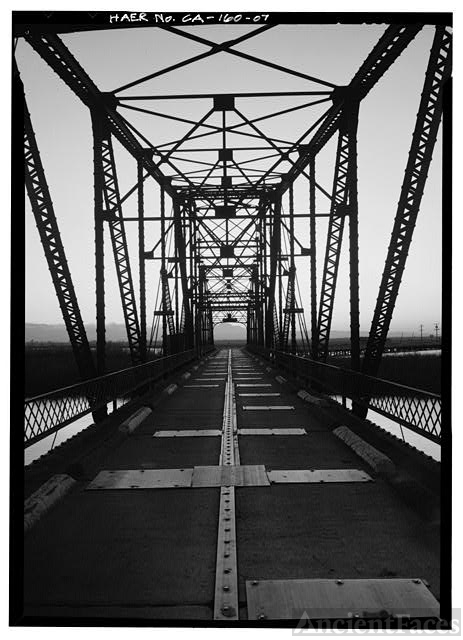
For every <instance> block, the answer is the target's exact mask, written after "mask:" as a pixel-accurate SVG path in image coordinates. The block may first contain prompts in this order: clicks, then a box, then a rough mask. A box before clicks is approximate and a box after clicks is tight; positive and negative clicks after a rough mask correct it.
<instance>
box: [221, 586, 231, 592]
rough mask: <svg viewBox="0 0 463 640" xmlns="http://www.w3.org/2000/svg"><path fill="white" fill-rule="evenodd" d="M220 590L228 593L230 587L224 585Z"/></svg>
mask: <svg viewBox="0 0 463 640" xmlns="http://www.w3.org/2000/svg"><path fill="white" fill-rule="evenodd" d="M222 588H223V590H224V591H230V587H229V586H228V585H226V584H225V585H224V586H223V587H222Z"/></svg>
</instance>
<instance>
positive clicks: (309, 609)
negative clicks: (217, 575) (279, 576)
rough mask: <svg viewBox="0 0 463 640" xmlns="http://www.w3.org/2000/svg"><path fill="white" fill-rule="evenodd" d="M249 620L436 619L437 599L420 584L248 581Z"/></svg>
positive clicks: (403, 581)
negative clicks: (302, 618) (303, 618)
mask: <svg viewBox="0 0 463 640" xmlns="http://www.w3.org/2000/svg"><path fill="white" fill-rule="evenodd" d="M246 595H247V604H248V618H249V620H300V619H301V617H302V616H303V615H304V616H305V617H306V619H307V618H309V619H333V618H337V619H343V618H352V617H354V616H355V617H360V618H379V617H388V616H396V617H400V616H402V617H404V616H405V617H408V616H410V617H411V618H423V617H426V618H430V617H438V616H439V612H440V608H439V603H438V601H437V600H436V598H435V597H434V596H433V595H432V593H431V592H430V591H429V589H428V588H427V587H426V586H425V585H424V584H423V582H422V581H421V580H419V579H409V578H406V579H402V578H400V579H399V578H389V579H371V580H361V579H360V580H251V581H247V582H246Z"/></svg>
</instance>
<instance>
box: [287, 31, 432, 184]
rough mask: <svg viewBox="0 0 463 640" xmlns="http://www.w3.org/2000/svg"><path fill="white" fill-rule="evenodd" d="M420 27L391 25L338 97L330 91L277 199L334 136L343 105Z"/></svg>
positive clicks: (369, 84)
mask: <svg viewBox="0 0 463 640" xmlns="http://www.w3.org/2000/svg"><path fill="white" fill-rule="evenodd" d="M422 28H423V25H421V24H408V25H391V26H389V27H388V28H387V29H386V31H385V32H384V34H383V35H382V36H381V38H380V39H379V40H378V42H377V44H376V45H375V46H374V47H373V49H372V50H371V52H370V54H369V55H368V56H367V58H366V60H365V61H364V62H363V64H362V65H361V66H360V68H359V70H358V71H357V73H356V74H355V76H354V77H353V79H352V80H351V82H350V83H349V84H348V85H347V86H346V87H341V88H340V89H339V91H338V95H336V92H334V95H333V102H334V104H333V106H332V107H331V108H330V109H329V110H328V112H327V114H326V117H325V118H324V120H323V122H322V124H321V125H320V127H319V128H318V129H317V131H316V132H315V134H314V135H313V136H312V138H311V140H310V142H308V143H307V144H306V145H304V153H302V154H301V155H300V157H299V158H298V160H297V161H296V162H295V163H294V165H293V166H292V167H291V169H290V170H289V171H288V173H287V174H286V176H285V179H284V180H283V181H282V183H281V185H280V186H279V187H278V189H277V191H276V194H277V195H278V196H281V195H283V193H284V192H285V191H286V190H287V189H288V188H289V185H290V184H291V183H293V182H294V181H295V180H296V178H297V177H298V176H299V175H300V174H301V173H302V172H303V171H304V169H305V168H306V167H307V165H308V164H309V163H310V160H311V158H313V157H315V156H316V155H317V153H319V152H320V151H321V150H322V149H323V147H324V146H325V145H326V143H327V142H328V141H329V140H330V139H331V138H332V136H333V135H334V134H335V133H336V131H337V130H338V128H339V126H340V124H341V120H342V114H343V111H344V105H345V104H349V103H350V102H351V101H357V100H362V99H363V98H364V97H365V96H366V95H367V94H368V93H369V91H370V90H371V89H372V88H373V87H374V85H375V84H376V83H377V82H378V81H379V80H380V78H381V77H382V76H383V75H384V74H385V73H386V71H387V70H388V69H389V67H390V66H391V65H392V64H393V62H395V60H396V59H397V58H398V57H399V56H400V55H401V53H402V52H403V51H404V50H405V49H406V48H407V46H408V45H409V44H410V42H411V41H412V40H413V38H415V36H416V35H417V33H418V32H419V31H420V30H421V29H422Z"/></svg>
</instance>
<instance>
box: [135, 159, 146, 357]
mask: <svg viewBox="0 0 463 640" xmlns="http://www.w3.org/2000/svg"><path fill="white" fill-rule="evenodd" d="M137 180H138V268H139V277H140V359H141V361H142V362H146V273H145V220H144V207H145V203H144V188H143V185H144V180H143V165H142V163H141V162H140V161H139V162H138V163H137Z"/></svg>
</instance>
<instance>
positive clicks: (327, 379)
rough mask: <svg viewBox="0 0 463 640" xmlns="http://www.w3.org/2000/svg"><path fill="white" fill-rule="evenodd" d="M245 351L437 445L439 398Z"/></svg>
mask: <svg viewBox="0 0 463 640" xmlns="http://www.w3.org/2000/svg"><path fill="white" fill-rule="evenodd" d="M248 349H249V350H250V351H253V352H255V353H258V354H260V355H262V356H263V357H265V358H267V359H269V360H271V361H272V362H274V363H275V365H276V366H278V367H281V368H282V369H284V370H286V371H288V373H290V374H291V375H292V376H294V377H297V378H302V379H303V380H305V381H307V382H309V383H311V384H313V385H314V386H315V387H316V388H317V389H318V390H320V391H323V392H324V393H326V394H328V395H331V396H334V395H336V396H342V398H343V400H345V398H350V399H351V400H352V403H353V404H356V405H360V406H362V407H365V408H367V409H370V410H371V411H375V412H376V413H379V414H381V415H383V416H385V417H386V418H389V419H390V420H393V421H394V422H396V423H398V424H400V425H402V426H404V427H406V428H408V429H410V430H411V431H414V432H415V433H419V434H420V435H422V436H424V437H425V438H427V439H428V440H432V441H433V442H436V443H438V444H440V442H441V397H440V396H439V395H437V394H434V393H428V392H427V391H423V390H421V389H415V388H413V387H407V386H404V385H401V384H397V383H395V382H390V381H389V380H382V379H381V378H374V377H373V376H367V375H365V374H363V373H358V372H356V371H352V370H350V369H343V368H341V367H335V366H333V365H328V364H324V363H322V362H316V361H315V360H309V359H308V358H303V357H300V356H295V355H292V354H289V353H284V352H282V351H272V350H270V349H265V348H263V347H254V346H248Z"/></svg>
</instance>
